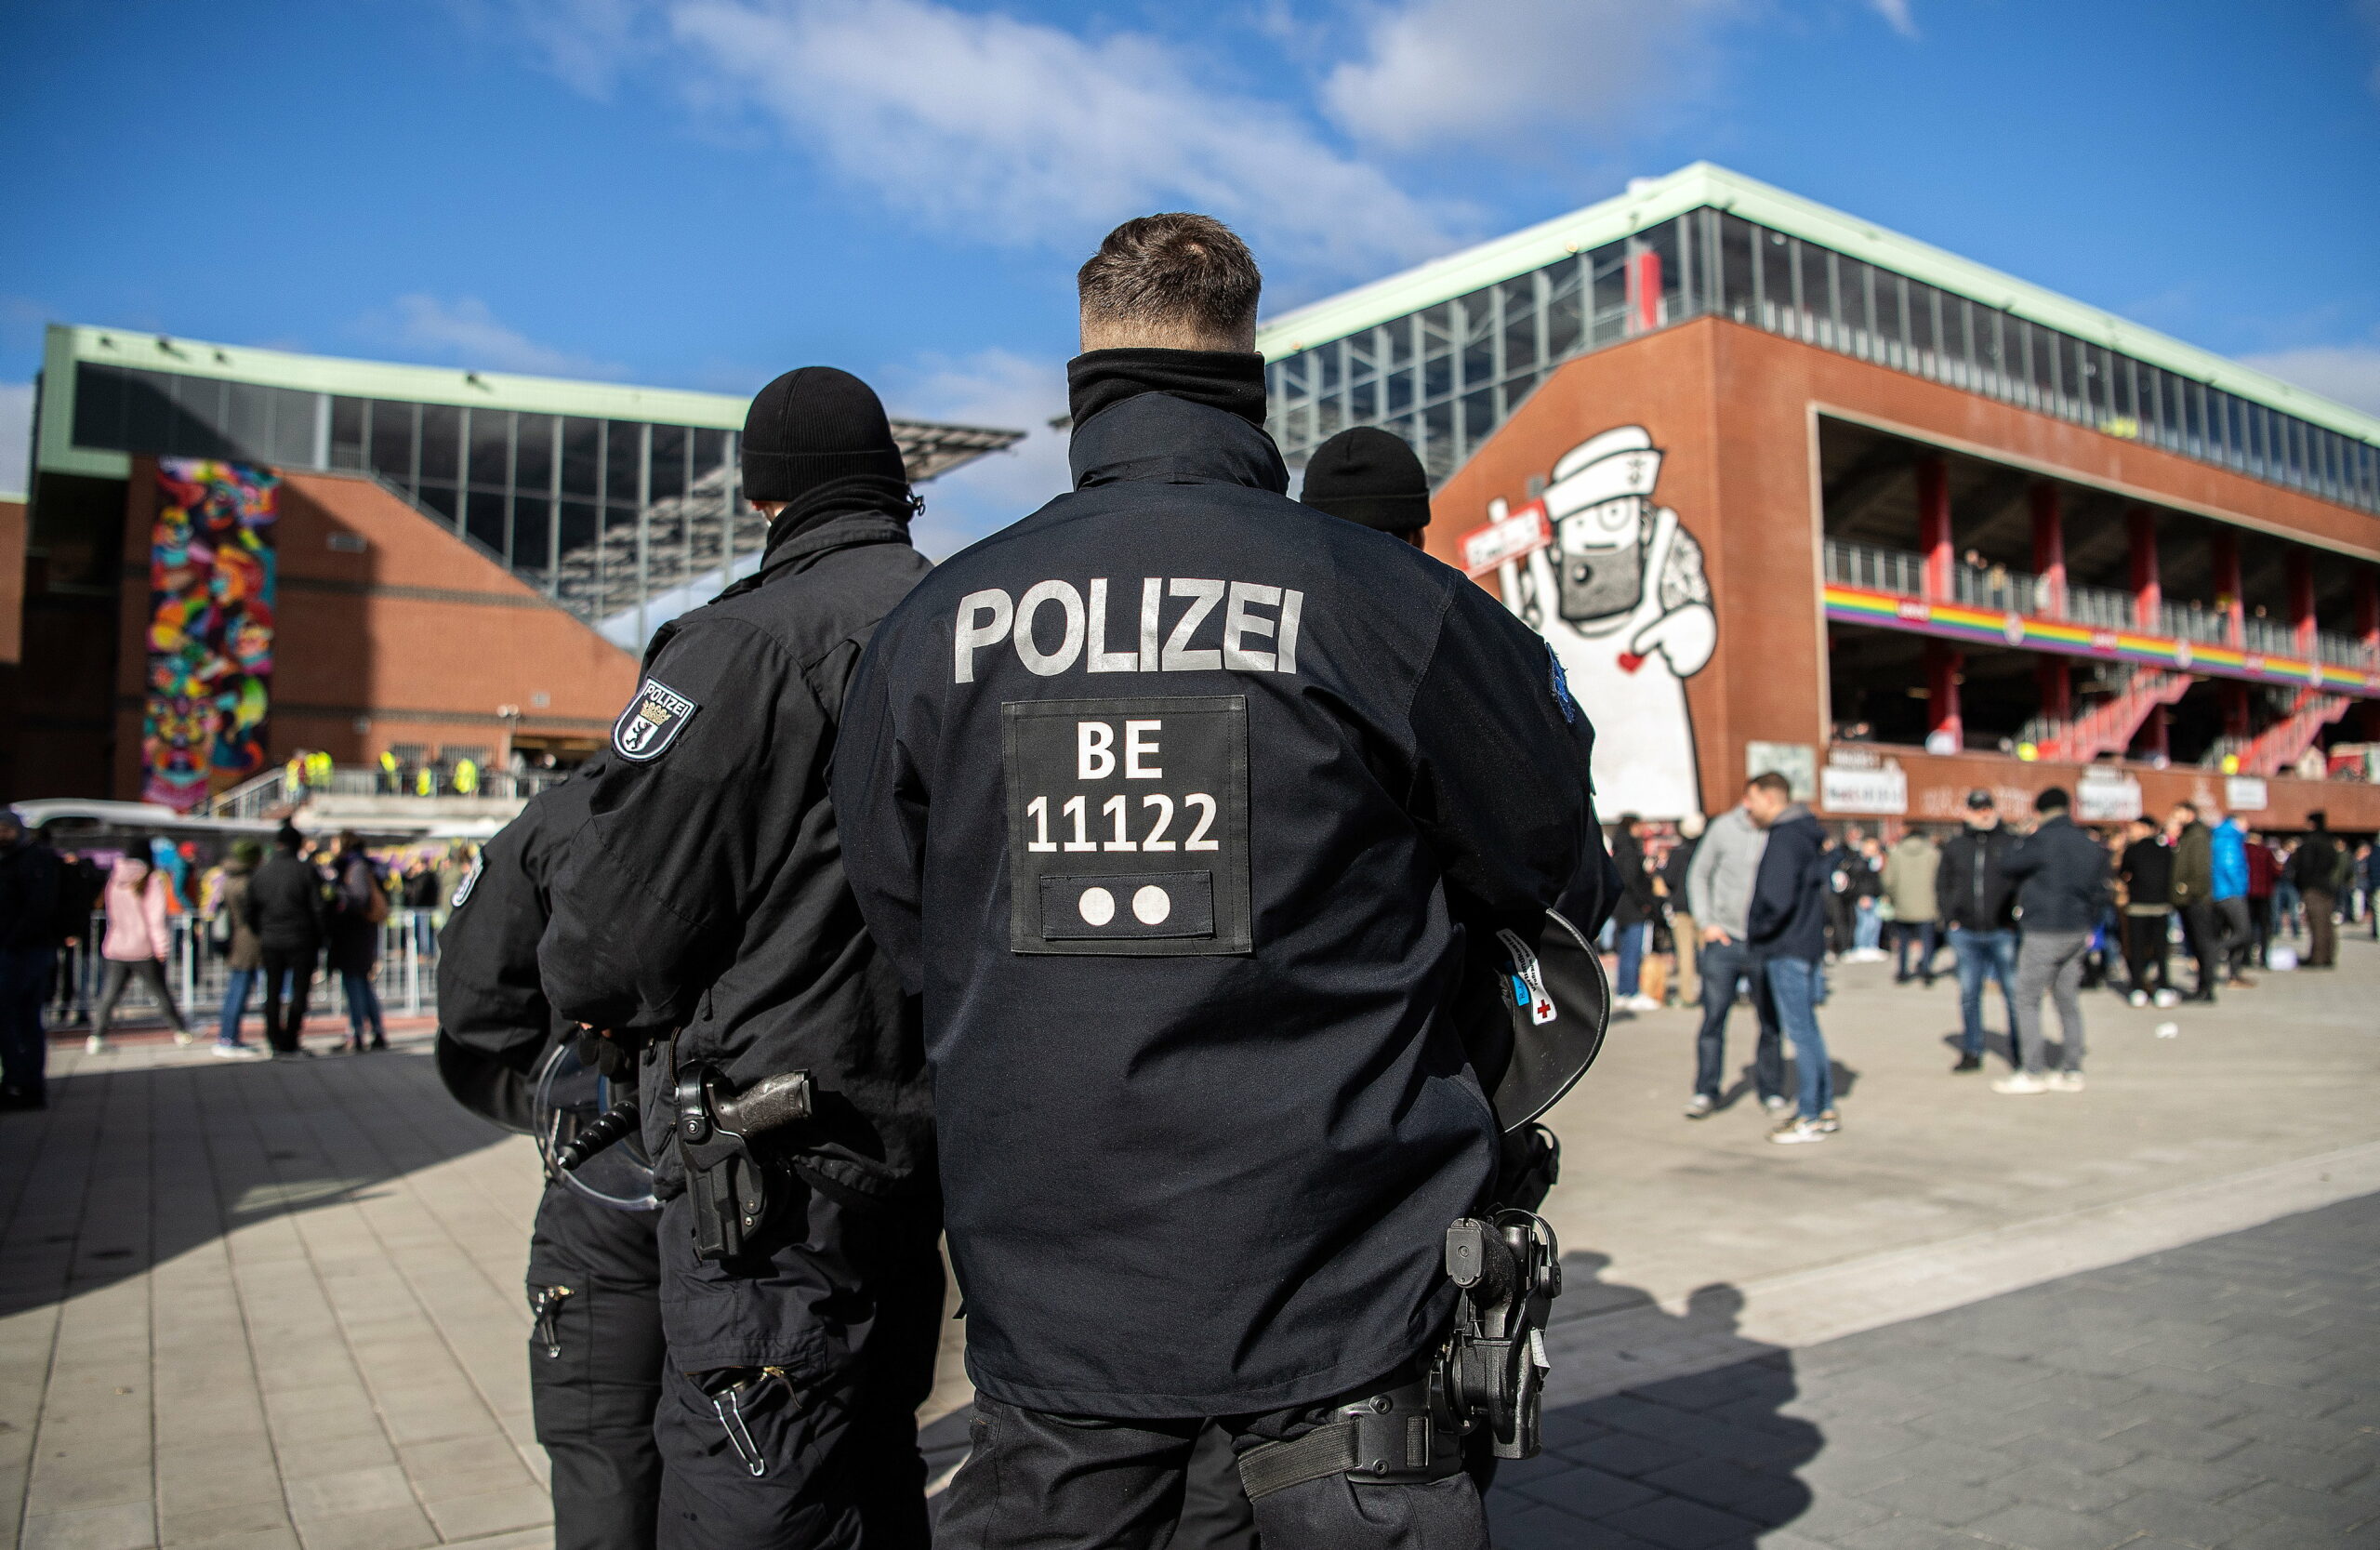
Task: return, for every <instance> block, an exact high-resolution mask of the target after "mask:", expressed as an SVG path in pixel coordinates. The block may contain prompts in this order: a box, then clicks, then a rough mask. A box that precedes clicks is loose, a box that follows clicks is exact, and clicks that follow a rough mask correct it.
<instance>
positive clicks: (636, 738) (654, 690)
mask: <svg viewBox="0 0 2380 1550" xmlns="http://www.w3.org/2000/svg"><path fill="white" fill-rule="evenodd" d="M699 709H702V707H701V706H699V705H696V704H695V703H694V701H693V700H690V699H688V698H687V697H686V696H683V695H681V694H680V693H679V692H678V691H677V690H675V689H672V688H671V687H669V685H668V684H667V683H664V682H661V681H660V680H659V679H657V678H648V679H646V680H645V681H644V687H643V688H641V689H640V690H638V691H637V696H636V698H634V699H632V700H630V701H628V709H626V710H623V711H621V712H620V719H619V721H618V722H616V723H615V725H614V726H613V728H612V748H613V749H614V750H615V751H616V752H617V753H618V754H619V756H620V757H621V758H623V759H632V760H635V761H636V762H638V763H644V762H647V761H650V760H655V759H658V758H660V757H661V755H662V754H663V753H664V752H665V751H667V750H668V747H669V745H670V743H671V742H672V741H673V740H675V739H676V737H677V735H678V734H679V732H680V731H681V730H682V729H683V728H684V727H685V724H686V723H687V722H689V721H692V720H693V719H694V712H695V711H697V710H699Z"/></svg>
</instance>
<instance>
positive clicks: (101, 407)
mask: <svg viewBox="0 0 2380 1550" xmlns="http://www.w3.org/2000/svg"><path fill="white" fill-rule="evenodd" d="M131 375H132V374H131V373H129V372H127V371H125V370H124V369H123V368H122V367H119V366H109V365H99V364H95V363H92V362H89V361H83V362H78V363H76V364H75V367H74V431H73V435H74V444H75V445H76V446H87V447H93V448H96V449H99V450H101V451H107V452H121V451H123V450H124V448H125V446H126V442H125V437H124V417H125V401H126V396H127V393H128V391H129V389H130V386H131Z"/></svg>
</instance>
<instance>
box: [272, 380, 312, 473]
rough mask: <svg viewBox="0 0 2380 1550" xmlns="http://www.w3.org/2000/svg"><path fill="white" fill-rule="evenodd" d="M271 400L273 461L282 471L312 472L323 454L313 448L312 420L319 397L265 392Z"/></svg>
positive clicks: (283, 390)
mask: <svg viewBox="0 0 2380 1550" xmlns="http://www.w3.org/2000/svg"><path fill="white" fill-rule="evenodd" d="M265 391H266V392H267V393H268V394H270V395H271V399H272V451H271V459H272V461H273V462H274V463H275V464H277V465H279V466H281V467H284V468H312V467H313V466H314V464H315V459H316V458H317V457H321V456H323V454H322V453H321V452H320V451H318V450H317V449H316V448H315V445H314V416H315V414H316V413H317V412H318V407H319V405H320V404H321V403H322V395H321V394H320V393H309V392H299V391H296V390H295V389H291V388H267V389H266V390H265Z"/></svg>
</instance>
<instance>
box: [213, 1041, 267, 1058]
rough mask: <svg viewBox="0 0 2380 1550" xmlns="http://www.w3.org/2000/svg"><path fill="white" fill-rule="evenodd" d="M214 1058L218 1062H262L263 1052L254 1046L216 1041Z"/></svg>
mask: <svg viewBox="0 0 2380 1550" xmlns="http://www.w3.org/2000/svg"><path fill="white" fill-rule="evenodd" d="M215 1058H216V1059H218V1060H262V1059H263V1058H264V1052H263V1051H262V1050H259V1049H258V1048H257V1047H256V1046H255V1045H254V1044H225V1043H222V1042H220V1041H218V1043H217V1044H216V1046H215Z"/></svg>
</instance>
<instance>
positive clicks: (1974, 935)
mask: <svg viewBox="0 0 2380 1550" xmlns="http://www.w3.org/2000/svg"><path fill="white" fill-rule="evenodd" d="M2015 845H2016V836H2015V835H2013V834H2011V833H2009V831H2008V830H2007V829H2005V828H2002V827H2001V823H2000V809H1999V806H1998V804H1997V803H1995V802H1994V801H1992V797H1991V793H1990V792H1989V791H1986V790H1984V789H1982V788H1980V787H1978V788H1976V789H1975V790H1972V791H1969V792H1968V793H1967V821H1966V827H1965V828H1962V829H1961V830H1960V831H1959V832H1958V833H1956V834H1954V835H1952V836H1951V837H1950V841H1948V842H1947V843H1945V844H1944V845H1943V847H1942V864H1941V867H1940V868H1939V869H1938V870H1937V871H1936V873H1935V874H1934V902H1935V913H1936V914H1937V916H1939V917H1940V919H1941V921H1942V929H1943V930H1944V931H1946V932H1948V933H1949V934H1950V953H1951V956H1952V957H1953V958H1954V959H1955V960H1957V962H1958V969H1959V1063H1958V1064H1957V1065H1956V1066H1952V1067H1951V1069H1952V1070H1954V1071H1980V1070H1982V1069H1983V982H1984V980H1985V979H1986V977H1990V978H1992V979H1996V980H1998V981H1999V982H2000V1001H2001V1005H2002V1006H2003V1007H2005V1008H2006V1009H2007V1011H2008V1028H2009V1037H2010V1039H2012V1040H2013V1039H2014V1038H2015V1037H2016V883H2015V882H2014V881H2012V880H2011V879H2010V878H2009V876H2008V870H2007V867H2008V854H2009V852H2010V851H2011V850H2012V849H2013V848H2014V847H2015ZM2011 1047H2012V1048H2013V1047H2014V1046H2013V1045H2012V1046H2011Z"/></svg>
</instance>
